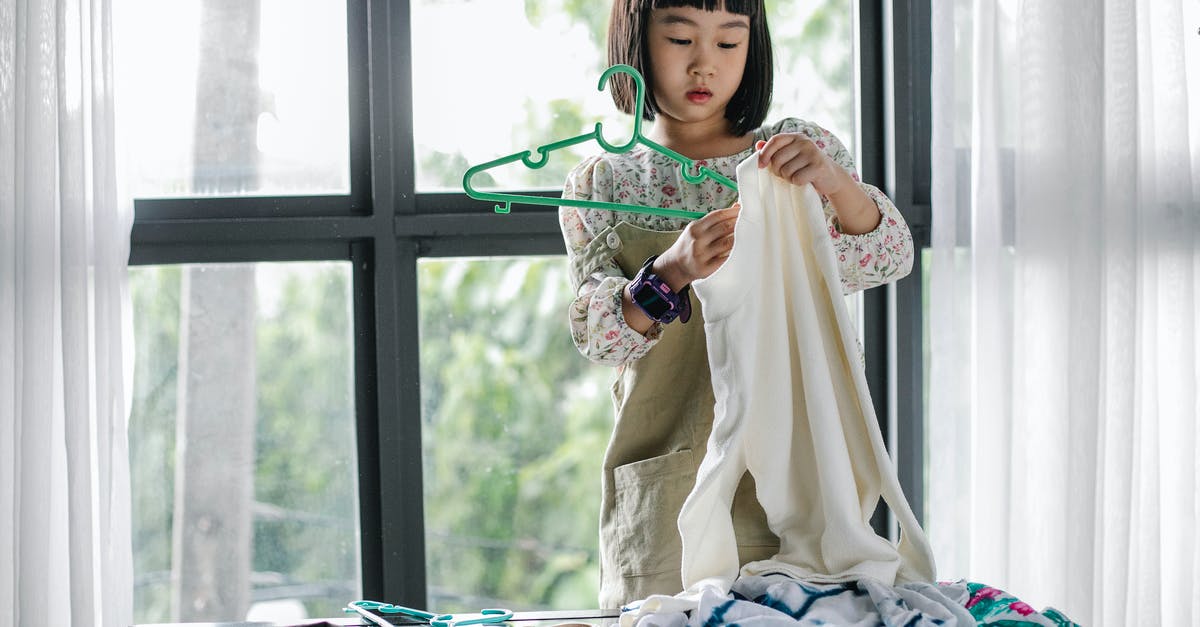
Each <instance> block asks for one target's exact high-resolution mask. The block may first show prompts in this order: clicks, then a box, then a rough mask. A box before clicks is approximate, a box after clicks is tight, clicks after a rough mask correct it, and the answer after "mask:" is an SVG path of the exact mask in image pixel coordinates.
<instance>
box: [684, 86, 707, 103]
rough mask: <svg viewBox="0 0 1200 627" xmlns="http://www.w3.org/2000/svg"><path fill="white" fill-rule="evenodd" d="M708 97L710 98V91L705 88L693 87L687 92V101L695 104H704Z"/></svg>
mask: <svg viewBox="0 0 1200 627" xmlns="http://www.w3.org/2000/svg"><path fill="white" fill-rule="evenodd" d="M710 98H712V92H710V91H708V90H707V89H693V90H691V91H689V92H688V93H687V99H688V101H689V102H693V103H695V104H704V103H706V102H708V101H709V99H710Z"/></svg>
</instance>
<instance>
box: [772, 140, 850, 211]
mask: <svg viewBox="0 0 1200 627" xmlns="http://www.w3.org/2000/svg"><path fill="white" fill-rule="evenodd" d="M755 147H756V148H757V149H758V167H760V168H770V169H771V173H772V174H774V175H775V176H778V177H779V178H781V179H783V180H785V181H788V182H789V183H791V184H792V185H804V184H805V183H812V186H813V188H814V189H816V190H817V193H818V194H821V195H822V196H826V197H830V196H833V195H835V194H837V193H838V192H839V191H841V190H842V189H843V188H844V187H845V186H846V184H847V183H851V184H852V183H853V179H851V178H850V175H849V174H847V173H846V171H845V170H844V169H842V167H841V166H840V165H838V164H837V163H836V162H835V161H834V160H833V159H832V158H830V157H829V155H826V154H825V151H823V150H821V148H820V147H819V146H817V145H816V144H815V143H813V141H812V140H811V139H809V138H808V137H806V136H805V135H802V134H800V133H780V134H778V135H775V136H774V137H772V138H771V139H769V140H768V141H765V142H764V141H760V142H758V143H757V144H756V145H755Z"/></svg>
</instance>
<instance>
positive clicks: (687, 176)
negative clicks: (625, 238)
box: [463, 65, 737, 219]
mask: <svg viewBox="0 0 1200 627" xmlns="http://www.w3.org/2000/svg"><path fill="white" fill-rule="evenodd" d="M615 72H624V73H626V74H629V75H630V76H632V77H633V80H634V82H636V83H637V106H636V108H635V110H634V114H633V137H631V138H630V139H629V142H628V143H625V144H622V145H620V146H614V145H612V144H610V143H609V142H608V141H607V140H605V139H604V133H603V130H604V129H603V122H596V129H595V130H594V131H592V132H591V133H584V134H583V135H578V136H575V137H572V138H570V139H564V140H562V141H557V142H554V143H552V144H546V145H545V146H542V147H540V148H538V149H537V153H538V158H537V159H531V158H530V157H532V156H533V153H532V152H530V151H528V150H525V151H522V152H518V153H516V154H511V155H508V156H507V157H501V158H499V159H495V160H493V161H488V162H487V163H481V164H479V165H477V166H473V167H471V168H469V169H468V170H467V172H466V174H464V175H463V189H464V190H466V192H467V195H468V196H470V197H471V198H476V199H479V200H495V201H499V202H502V203H503V204H501V205H496V213H508V212H509V211H510V210H511V208H512V203H514V202H517V203H522V204H529V205H550V206H555V207H560V206H568V207H586V208H589V209H607V210H609V211H633V212H637V213H648V214H651V215H656V216H669V217H674V218H688V219H695V218H700V217H703V216H704V213H703V212H700V211H685V210H683V209H665V208H662V207H645V206H642V205H629V204H625V203H616V202H603V201H598V200H576V199H573V198H547V197H545V196H529V195H525V194H506V193H502V192H482V191H479V190H477V189H475V188H473V187H471V177H473V176H475V175H476V174H478V173H480V172H483V171H485V170H490V169H492V168H495V167H499V166H502V165H505V164H509V163H512V162H514V161H517V160H520V161H522V162H523V163H524V164H525V167H527V168H529V169H531V170H536V169H538V168H540V167H542V166H544V165H546V163H547V162H548V161H549V160H550V154H549V153H551V152H553V151H555V150H558V149H559V148H566V147H567V146H573V145H575V144H579V143H583V142H585V141H588V140H595V141H596V143H598V144H600V145H601V146H602V147H603V148H604V149H605V150H607V151H608V152H611V153H616V154H620V153H623V152H629V151H630V150H633V147H634V146H636V145H638V144H642V145H643V146H648V147H649V148H650V149H651V150H654V151H655V152H659V153H662V154H664V155H666V156H668V157H670V158H672V159H674V160H675V161H678V162H679V166H680V172H679V175H680V176H681V177H682V178H683V180H685V181H687V182H689V183H699V182H701V181H703V180H704V179H706V178H711V179H713V180H714V181H717V182H719V183H722V184H724V185H728V186H729V188H730V189H733V190H735V191H736V190H737V183H734V182H733V181H731V180H729V179H728V178H726V177H725V176H722V175H721V174H719V173H717V172H715V171H714V170H711V169H709V168H708V166H700V168H699V169H698V170H697V168H696V163H695V162H694V161H692V160H691V159H688V158H687V157H685V156H683V155H681V154H679V153H677V152H675V151H674V150H671V149H670V148H667V147H666V146H663V145H661V144H657V143H655V142H653V141H650V140H649V139H646V137H644V136H643V135H642V112H643V111H644V110H645V106H646V102H645V96H646V81H645V79H643V78H642V74H641V73H640V72H638V71H637V70H636V69H635V68H633V67H632V66H629V65H614V66H612V67H610V68H608V69H607V70H605V71H604V73H603V74H601V75H600V85H599V86H598V87H597V89H599V90H600V91H604V86H605V84H607V82H608V78H609V77H610V76H612V75H613V73H615ZM693 171H696V172H697V173H696V174H692V172H693Z"/></svg>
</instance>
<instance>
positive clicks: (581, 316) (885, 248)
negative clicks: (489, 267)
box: [559, 118, 913, 366]
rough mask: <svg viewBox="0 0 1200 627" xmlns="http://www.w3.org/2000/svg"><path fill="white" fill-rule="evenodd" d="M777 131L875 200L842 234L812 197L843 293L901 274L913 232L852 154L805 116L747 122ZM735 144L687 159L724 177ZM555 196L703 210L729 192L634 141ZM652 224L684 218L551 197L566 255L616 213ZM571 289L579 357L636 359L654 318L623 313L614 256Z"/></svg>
mask: <svg viewBox="0 0 1200 627" xmlns="http://www.w3.org/2000/svg"><path fill="white" fill-rule="evenodd" d="M778 133H803V134H804V135H806V136H807V137H808V138H809V139H811V140H812V141H813V142H814V143H816V144H817V146H818V147H819V148H821V149H822V150H824V151H825V153H826V154H827V155H829V156H830V157H831V158H833V160H834V161H835V162H837V163H838V164H840V165H841V166H842V167H843V168H846V170H847V171H848V172H849V173H850V175H851V176H852V177H853V179H854V180H855V181H857V182H858V184H859V186H861V187H862V190H863V191H864V192H866V194H867V195H868V196H869V197H870V198H871V199H872V200H874V201H875V204H876V205H877V206H878V207H879V212H880V214H882V218H881V220H880V222H879V226H878V227H876V228H875V230H874V231H871V232H870V233H863V234H861V235H851V234H845V233H842V232H841V228H840V226H839V225H838V221H837V215H836V213H835V211H834V208H833V205H832V204H831V203H830V202H829V200H828V199H827V198H825V197H824V196H822V197H821V203H822V205H823V207H824V210H825V216H826V218H827V220H828V224H829V234H830V236H831V237H832V238H833V244H834V251H835V254H836V255H837V258H838V261H839V262H840V263H839V268H840V274H841V279H842V290H843V292H844V293H846V294H850V293H853V292H857V291H860V290H864V289H867V288H870V287H875V286H877V285H882V284H884V283H887V282H889V281H894V280H896V279H899V278H902V277H904V276H905V275H907V274H908V273H909V271H910V270H911V269H912V262H913V241H912V234H911V233H910V232H909V230H908V225H907V224H906V223H905V222H904V218H903V217H901V215H900V211H899V210H897V209H896V205H895V204H893V203H892V201H891V200H890V199H889V198H888V197H887V196H886V195H885V194H884V193H883V192H881V191H879V189H877V188H875V187H874V186H872V185H869V184H867V183H863V182H861V181H860V180H859V177H858V172H857V171H856V170H855V167H854V160H853V158H851V156H850V153H849V152H848V151H847V150H846V148H845V146H843V145H842V142H841V141H839V140H838V139H837V137H835V136H833V135H832V134H831V133H830V132H829V131H827V130H825V129H823V128H821V127H820V126H818V125H816V124H813V123H811V122H806V121H803V120H798V119H795V118H787V119H784V120H782V121H780V122H778V123H776V124H774V125H771V126H764V127H763V128H761V129H758V130H757V131H755V134H756V136H757V137H756V141H757V140H758V139H764V140H765V139H768V138H770V137H771V136H773V135H776V134H778ZM753 151H754V149H753V148H748V149H746V150H744V151H742V152H740V153H737V154H734V155H728V156H724V157H714V158H712V159H704V160H699V161H697V164H698V165H706V166H708V167H709V168H711V169H713V170H715V171H717V172H719V173H721V174H722V175H724V176H726V177H728V178H730V179H733V178H734V177H735V176H736V174H735V172H736V169H737V165H738V164H739V163H741V162H742V161H743V160H745V159H746V157H748V156H750V155H751V154H752V153H753ZM563 198H572V199H585V200H598V201H606V202H620V203H628V204H634V205H645V206H655V207H669V208H678V209H687V210H691V211H703V212H706V213H707V212H709V211H713V210H714V209H721V208H725V207H729V206H730V205H732V204H733V203H734V201H735V200H737V192H736V191H735V190H732V189H730V188H729V187H728V186H726V185H722V184H720V183H718V182H716V181H714V180H712V179H705V180H704V181H702V182H701V183H699V184H692V183H688V182H687V181H684V180H682V178H681V177H680V176H679V168H678V166H677V164H676V162H675V161H672V160H671V159H670V158H669V157H667V156H665V155H662V154H659V153H657V152H654V151H653V150H650V149H648V148H645V147H643V146H637V147H635V148H634V149H633V150H631V151H629V152H626V153H622V154H612V153H602V154H599V155H595V156H592V157H589V158H588V159H585V160H584V161H583V162H582V163H580V164H579V165H577V166H576V167H575V168H574V169H573V170H572V171H571V172H570V174H568V175H567V181H566V184H565V185H564V188H563ZM622 220H623V221H626V222H629V223H631V224H633V225H635V226H639V227H642V228H644V229H651V230H656V231H678V230H682V229H683V228H684V227H685V226H686V225H687V223H688V220H686V219H682V218H671V217H664V216H653V215H649V214H642V213H633V212H625V211H622V212H615V211H604V210H598V209H584V208H580V207H560V208H559V225H560V226H561V228H562V232H563V238H564V239H565V240H566V245H567V255H568V259H571V258H573V257H575V256H576V255H579V254H580V253H581V251H583V249H584V248H585V247H586V246H587V244H588V243H589V242H590V241H592V239H593V238H595V237H596V236H597V234H598V233H600V232H601V231H603V230H604V229H606V228H608V227H611V226H613V225H615V224H617V222H619V221H622ZM579 280H580V281H581V282H580V283H579V284H577V285H574V286H572V287H573V288H574V289H575V298H574V300H573V301H572V302H571V304H570V307H569V309H570V325H571V337H572V339H573V340H574V342H575V346H576V347H577V348H578V349H579V351H580V352H581V353H583V355H584V356H585V357H587V358H588V359H590V360H592V361H594V362H596V363H600V364H605V365H610V366H619V365H622V364H624V363H627V362H630V361H633V360H636V359H640V358H641V357H642V356H643V355H645V354H646V353H647V352H648V351H649V350H650V349H651V348H652V347H653V346H654V344H655V343H657V341H658V338H659V334H660V333H661V331H662V325H661V324H658V323H655V324H654V326H653V327H651V329H650V330H649V331H648V332H647V333H646V335H644V336H643V335H642V334H641V333H638V332H637V331H635V330H634V329H633V328H632V327H630V326H629V325H628V324H627V323H626V322H625V316H624V314H623V312H622V309H621V293H622V290H624V289H625V285H626V284H627V283H628V282H629V279H628V278H626V277H625V275H624V274H623V273H622V272H621V269H620V268H619V267H618V266H617V264H616V262H615V261H609V262H608V263H607V264H604V265H603V266H602V267H600V268H598V269H596V270H594V271H593V272H592V273H591V274H590V275H589V276H584V277H579Z"/></svg>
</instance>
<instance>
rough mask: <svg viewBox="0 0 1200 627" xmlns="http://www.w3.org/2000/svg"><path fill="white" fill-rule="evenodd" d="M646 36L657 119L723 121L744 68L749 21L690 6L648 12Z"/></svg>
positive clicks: (747, 46) (722, 12) (746, 18)
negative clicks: (659, 117) (648, 20)
mask: <svg viewBox="0 0 1200 627" xmlns="http://www.w3.org/2000/svg"><path fill="white" fill-rule="evenodd" d="M646 38H647V47H648V49H649V52H650V67H651V73H652V75H653V77H652V80H653V83H654V84H653V85H651V89H653V90H654V100H655V102H656V103H657V104H658V111H659V116H661V117H664V118H666V120H664V121H667V122H668V123H671V122H675V121H678V122H684V123H692V122H713V121H714V120H715V119H718V118H719V119H721V120H723V119H724V117H725V105H727V104H728V103H729V100H730V99H731V98H733V94H734V92H736V91H737V88H738V86H739V85H741V83H742V73H743V72H744V71H745V69H746V54H747V51H748V49H749V47H750V18H749V17H747V16H745V15H738V14H737V13H730V12H728V11H724V10H717V11H705V10H703V9H696V8H693V7H672V8H667V9H654V10H652V11H651V12H650V24H649V28H648V29H647V32H646Z"/></svg>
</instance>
